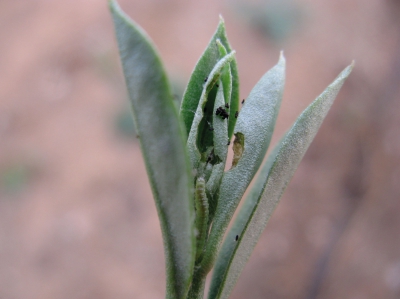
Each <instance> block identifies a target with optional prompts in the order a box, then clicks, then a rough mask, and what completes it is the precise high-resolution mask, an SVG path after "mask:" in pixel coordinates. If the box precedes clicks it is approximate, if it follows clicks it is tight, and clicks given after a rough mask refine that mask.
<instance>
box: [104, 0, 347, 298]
mask: <svg viewBox="0 0 400 299" xmlns="http://www.w3.org/2000/svg"><path fill="white" fill-rule="evenodd" d="M110 9H111V12H112V15H113V19H114V24H115V28H116V35H117V40H118V45H119V49H120V55H121V60H122V66H123V70H124V74H125V79H126V84H127V87H128V93H129V97H130V100H131V104H132V110H133V118H134V122H135V128H136V131H137V133H138V135H139V140H140V144H141V147H142V152H143V157H144V160H145V164H146V168H147V173H148V176H149V180H150V184H151V187H152V191H153V195H154V199H155V203H156V206H157V211H158V215H159V218H160V224H161V230H162V233H163V239H164V248H165V257H166V258H165V259H166V275H167V288H166V289H167V292H166V298H170V299H172V298H173V299H184V298H203V293H204V282H205V278H206V276H207V274H208V273H209V271H210V270H211V269H212V268H213V267H215V270H214V274H213V277H212V280H211V287H210V292H209V299H220V298H227V297H228V296H229V294H230V292H231V291H232V289H233V287H234V285H235V283H236V280H237V278H238V277H239V275H240V272H241V271H242V269H243V267H244V264H245V263H246V261H247V259H248V258H249V256H250V254H251V252H252V250H253V248H254V246H255V245H256V243H257V240H258V239H259V237H260V235H261V233H262V231H263V229H264V227H265V225H266V224H267V222H268V220H269V218H270V217H271V214H272V212H273V210H274V209H275V207H276V205H277V203H278V202H279V199H280V197H281V195H282V193H283V191H284V189H285V187H286V185H287V184H288V182H289V181H290V179H291V177H292V176H293V174H294V171H295V170H296V168H297V166H298V164H299V163H300V161H301V159H302V157H303V155H304V153H305V152H306V150H307V148H308V146H309V145H310V143H311V141H312V140H313V138H314V136H315V134H316V133H317V131H318V129H319V127H320V125H321V123H322V121H323V119H324V118H325V116H326V114H327V112H328V110H329V108H330V106H331V105H332V103H333V101H334V99H335V97H336V95H337V93H338V92H339V90H340V88H341V86H342V84H343V83H344V81H345V79H346V78H347V76H348V75H349V74H350V72H351V69H352V67H353V66H352V65H351V66H349V67H347V68H346V69H345V70H344V71H343V72H342V73H341V74H340V75H339V77H338V78H337V79H336V80H335V81H334V82H333V83H332V84H331V85H330V86H328V88H327V89H326V90H325V91H324V92H323V93H322V94H321V95H320V96H319V97H318V98H317V99H316V100H315V101H314V102H313V103H312V104H311V105H310V106H309V107H308V108H307V109H306V110H305V111H304V112H303V113H302V114H301V115H300V117H299V118H298V119H297V121H296V122H295V124H294V125H293V126H292V128H291V129H290V130H289V131H288V132H287V133H286V135H285V136H284V138H283V139H282V140H281V142H280V143H279V144H278V146H277V147H276V148H275V150H274V151H273V153H272V154H271V155H270V157H269V159H268V160H267V162H266V163H265V164H264V165H263V166H262V168H261V171H260V174H259V176H258V178H257V180H256V183H255V184H254V187H253V188H252V190H250V193H249V195H248V197H247V198H246V200H245V202H244V204H243V206H242V208H241V210H240V211H239V213H238V216H237V217H236V219H235V220H234V222H233V225H232V228H231V229H230V231H229V232H228V233H227V234H226V235H227V236H226V237H225V241H224V243H223V245H222V246H221V243H222V240H223V239H224V236H225V233H226V229H227V227H228V225H229V223H230V222H231V218H232V216H233V214H234V212H235V210H236V208H237V206H238V204H239V202H240V200H241V199H242V197H243V194H244V193H245V191H246V189H247V188H248V186H249V184H250V182H251V181H252V179H253V177H254V175H255V174H256V173H257V171H258V169H259V168H260V166H261V164H262V161H263V159H264V156H265V154H266V152H267V149H268V146H269V143H270V141H271V136H272V133H273V130H274V127H275V122H276V118H277V115H278V111H279V107H280V103H281V100H282V94H283V89H284V84H285V59H284V57H283V55H282V54H281V57H280V58H279V62H278V63H277V65H276V66H275V67H273V68H272V69H271V70H270V71H268V72H267V73H266V74H265V75H264V76H263V77H262V78H261V79H260V81H259V82H258V83H257V84H256V86H255V87H254V88H253V90H252V91H251V93H250V95H249V96H248V98H247V100H246V102H245V104H244V106H243V108H242V109H241V110H240V111H239V81H238V75H237V64H236V60H235V52H234V51H232V49H231V47H230V45H229V43H228V39H227V37H226V33H225V26H224V22H223V20H222V19H220V23H219V25H218V28H217V31H216V33H215V34H214V36H213V37H212V39H211V41H210V43H209V45H208V47H207V48H206V50H205V52H204V54H203V55H202V56H201V58H200V60H199V61H198V63H197V65H196V67H195V69H194V71H193V74H192V76H191V78H190V80H189V84H188V86H187V88H186V91H185V94H184V96H183V100H182V105H181V109H180V113H179V115H178V112H177V111H176V108H175V105H174V103H173V98H172V95H171V91H170V86H169V82H168V78H167V76H166V74H165V71H164V68H163V66H162V63H161V60H160V58H159V55H158V54H157V51H156V50H155V47H154V46H153V44H152V42H151V41H150V39H149V38H148V37H147V35H146V34H145V33H144V31H143V30H142V29H140V28H139V26H137V25H136V24H134V23H133V21H131V20H130V19H129V18H128V17H127V16H126V15H125V14H124V13H123V12H122V11H121V9H120V8H119V7H118V5H117V4H116V2H114V1H110ZM236 121H237V123H236ZM233 135H234V136H235V138H234V140H233V150H234V159H233V161H232V167H231V169H229V170H228V171H224V169H225V164H226V162H227V161H226V160H227V153H228V144H229V143H230V139H231V137H232V136H233Z"/></svg>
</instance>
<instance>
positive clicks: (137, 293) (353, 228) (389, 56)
mask: <svg viewBox="0 0 400 299" xmlns="http://www.w3.org/2000/svg"><path fill="white" fill-rule="evenodd" d="M120 4H121V6H122V7H123V9H124V10H125V11H126V12H127V13H128V14H129V15H130V16H131V17H132V18H134V19H135V20H136V21H137V22H138V23H139V24H141V26H142V27H143V28H144V29H145V30H146V31H147V32H148V33H149V35H150V36H151V37H152V38H153V40H154V41H155V43H156V45H157V46H158V48H159V50H160V53H161V56H162V58H163V59H164V62H165V65H166V69H167V70H168V73H169V74H170V77H171V81H172V84H173V86H174V90H175V93H176V95H177V96H180V95H181V94H182V92H183V90H182V89H183V88H184V86H185V84H186V82H187V80H188V77H189V75H190V73H191V71H192V69H193V67H194V65H195V63H196V61H197V59H198V58H199V56H200V55H201V53H202V51H203V50H204V48H205V47H206V45H207V44H208V41H209V39H210V38H211V36H212V34H213V32H214V30H215V28H216V26H217V23H218V14H220V13H221V14H222V15H223V16H224V18H225V21H226V27H227V33H228V36H229V38H230V41H231V44H232V46H233V48H234V49H235V50H236V51H237V60H238V65H239V72H240V78H241V88H240V90H241V98H245V97H246V96H247V94H248V93H249V91H250V89H251V87H252V86H254V84H255V83H256V82H257V80H258V79H259V78H260V76H261V75H262V74H263V73H264V72H265V71H267V70H268V69H269V68H270V67H272V66H273V65H274V64H275V62H276V61H277V59H278V55H279V51H280V50H281V49H284V50H285V56H286V59H287V81H286V90H285V94H284V100H283V104H282V109H281V114H280V116H279V119H278V124H277V128H276V134H275V135H274V139H273V143H275V142H276V141H277V139H278V138H279V136H281V135H282V134H283V132H284V131H285V130H286V129H288V128H289V126H290V124H291V123H292V122H293V121H294V119H295V118H296V117H297V115H298V114H299V113H300V112H301V110H302V109H304V108H305V107H306V106H307V105H308V104H309V103H310V102H311V101H312V100H313V99H314V98H315V97H316V96H317V95H318V94H319V93H320V92H321V91H322V90H323V89H324V88H325V87H326V85H328V84H329V83H330V82H331V81H332V80H333V79H334V77H335V76H336V75H337V74H338V73H339V71H340V70H341V69H343V68H344V67H345V66H346V65H348V64H349V63H350V62H351V60H352V59H355V60H356V67H355V69H354V71H353V73H352V74H351V76H350V78H349V79H348V81H347V82H346V83H345V85H344V87H343V89H342V91H341V93H340V95H339V97H338V99H337V101H336V102H335V104H334V106H333V108H332V110H331V112H330V114H329V115H328V117H327V119H326V121H325V122H324V125H323V127H322V128H321V131H320V132H319V134H318V135H317V137H316V139H315V141H314V143H313V144H312V145H311V147H310V149H309V151H308V152H307V154H306V156H305V158H304V160H303V162H302V163H301V165H300V167H299V169H298V171H297V173H296V175H295V177H294V178H293V181H292V182H291V184H290V185H289V187H288V189H287V191H286V193H285V195H284V196H283V199H282V202H281V204H280V206H279V207H278V209H277V210H276V212H275V214H274V216H273V218H272V220H271V221H270V223H269V225H268V227H267V229H266V231H265V233H264V234H263V236H262V238H261V240H260V242H259V245H258V246H257V247H256V249H255V251H254V253H253V255H252V258H251V259H250V261H249V263H248V265H247V267H246V268H245V270H244V272H243V274H242V276H241V278H240V280H239V283H238V285H237V287H236V288H235V290H234V293H233V294H232V298H254V299H256V298H271V299H279V298H282V299H283V298H285V299H287V298H301V299H314V298H315V299H316V298H318V299H322V298H324V299H333V298H351V299H369V298H371V299H372V298H388V299H394V298H400V200H399V194H400V159H399V158H400V134H399V129H398V128H399V125H400V118H399V117H400V102H399V99H400V93H399V83H400V1H396V0H392V1H389V0H386V1H384V0H337V1H328V0H284V1H283V0H281V1H279V0H270V1H244V0H242V1H239V0H235V1H234V0H231V1H222V0H220V1H215V0H214V1H212V0H207V1H204V0H202V1H184V0H170V1H168V0H150V1H144V0H142V1H140V0H121V1H120ZM113 30H114V29H113V25H112V23H111V19H110V15H109V12H108V9H107V4H106V1H95V0H85V1H78V0H68V1H62V0H51V1H50V0H29V1H28V0H13V1H7V0H3V1H0V298H1V299H14V298H15V299H36V298H37V299H39V298H40V299H46V298H49V299H50V298H52V299H54V298H57V299H58V298H59V299H64V298H65V299H67V298H68V299H71V298H73V299H91V298H93V299H94V298H96V299H102V298H104V299H106V298H116V299H119V298H121V299H124V298H146V299H152V298H163V294H164V289H165V282H164V257H163V250H162V242H161V234H160V229H159V224H158V219H157V215H156V210H155V207H154V205H153V201H152V196H151V192H150V189H149V184H148V181H147V177H146V174H145V171H144V166H143V161H142V158H141V154H140V151H139V147H138V143H137V141H136V140H135V138H134V136H135V133H134V128H133V127H132V123H131V120H130V114H129V110H128V109H127V98H126V97H127V96H126V91H125V86H124V81H123V78H122V75H121V67H120V63H119V58H118V53H117V46H116V41H115V39H114V32H113Z"/></svg>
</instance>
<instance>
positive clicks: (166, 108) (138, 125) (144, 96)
mask: <svg viewBox="0 0 400 299" xmlns="http://www.w3.org/2000/svg"><path fill="white" fill-rule="evenodd" d="M110 10H111V13H112V16H113V20H114V24H115V29H116V34H117V40H118V45H119V50H120V56H121V60H122V66H123V71H124V74H125V80H126V85H127V87H128V93H129V97H130V101H131V104H132V110H133V118H134V121H135V129H136V131H137V133H138V134H139V138H140V144H141V148H142V153H143V157H144V160H145V164H146V169H147V174H148V176H149V179H150V185H151V188H152V191H153V195H154V199H155V203H156V207H157V211H158V215H159V218H160V224H161V229H162V233H163V240H164V247H165V259H166V269H167V273H166V274H167V298H171V299H172V298H173V299H176V298H185V297H186V296H187V292H188V289H189V285H190V283H191V278H192V273H193V268H194V259H195V236H194V207H193V186H192V177H191V168H190V166H189V165H190V163H189V159H188V155H187V152H186V150H185V137H184V134H185V133H184V129H183V126H181V124H180V121H179V118H178V113H177V111H176V108H175V106H174V103H173V97H172V95H171V90H170V86H169V83H168V79H167V76H166V74H165V71H164V68H163V66H162V63H161V60H160V57H159V55H158V54H157V52H156V50H155V48H154V46H153V44H152V42H151V41H150V39H149V38H148V36H147V35H146V33H145V32H144V31H143V30H142V29H141V28H139V26H138V25H136V24H134V23H133V22H132V21H131V20H130V19H129V17H128V16H127V15H125V14H124V12H123V11H122V10H121V9H120V7H119V6H118V4H117V3H116V2H115V1H110Z"/></svg>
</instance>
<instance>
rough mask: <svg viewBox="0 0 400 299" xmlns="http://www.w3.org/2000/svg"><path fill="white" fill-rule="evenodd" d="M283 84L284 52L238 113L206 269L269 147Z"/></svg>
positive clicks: (204, 261) (207, 255) (207, 252)
mask: <svg viewBox="0 0 400 299" xmlns="http://www.w3.org/2000/svg"><path fill="white" fill-rule="evenodd" d="M284 83H285V59H284V57H283V55H281V57H280V59H279V62H278V64H277V65H276V66H274V67H273V68H272V69H271V70H269V71H268V72H267V73H266V74H265V75H264V76H263V77H262V78H261V79H260V81H259V82H258V83H257V84H256V86H255V87H254V88H253V90H252V91H251V93H250V95H249V97H248V99H247V101H246V103H245V105H244V106H243V108H242V110H241V111H240V113H239V117H238V120H237V124H236V127H235V136H236V139H235V141H234V145H233V147H234V150H236V153H235V159H234V160H235V161H234V164H235V166H233V167H232V168H231V169H230V170H229V171H227V172H225V173H224V175H223V177H222V181H221V186H220V189H219V198H218V205H217V210H216V212H215V216H214V220H213V225H212V229H211V232H210V237H209V240H208V242H207V249H206V254H205V256H204V258H203V261H202V267H203V271H204V272H208V271H209V270H210V269H211V267H212V265H213V263H214V260H215V257H216V253H217V252H218V249H219V246H220V244H221V241H222V238H223V235H224V233H225V230H226V228H227V226H228V224H229V221H230V219H231V218H232V215H233V213H234V212H235V209H236V207H237V205H238V204H239V201H240V199H241V198H242V196H243V194H244V192H245V191H246V188H247V187H248V185H249V184H250V182H251V180H252V179H253V177H254V175H255V173H256V172H257V170H258V168H259V166H260V164H261V163H262V160H263V158H264V156H265V153H266V151H267V149H268V146H269V143H270V141H271V136H272V132H273V130H274V127H275V122H276V118H277V115H278V111H279V107H280V103H281V100H282V95H283V88H284ZM230 117H235V116H232V115H231V116H230Z"/></svg>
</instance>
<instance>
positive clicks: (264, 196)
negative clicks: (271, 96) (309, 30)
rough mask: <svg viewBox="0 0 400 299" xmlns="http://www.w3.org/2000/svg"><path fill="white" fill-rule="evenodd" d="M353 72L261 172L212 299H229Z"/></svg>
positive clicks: (310, 110) (227, 246)
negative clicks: (332, 106)
mask: <svg viewBox="0 0 400 299" xmlns="http://www.w3.org/2000/svg"><path fill="white" fill-rule="evenodd" d="M352 68H353V65H350V66H348V67H347V68H346V69H344V70H343V72H342V73H341V74H340V75H339V76H338V77H337V78H336V79H335V81H333V83H332V84H331V85H329V86H328V87H327V88H326V89H325V91H324V92H323V93H322V94H321V95H320V96H319V97H318V98H317V99H316V100H315V101H314V102H313V103H311V104H310V105H309V106H308V107H307V108H306V109H305V110H304V112H303V113H302V114H301V115H300V116H299V118H298V119H297V120H296V122H295V123H294V125H293V126H292V127H291V129H290V130H289V131H288V132H287V133H286V135H285V136H284V138H283V139H282V140H281V142H280V143H279V144H278V146H277V147H276V148H275V149H274V151H273V153H272V154H271V156H270V157H269V158H268V160H267V162H266V163H265V165H264V166H263V168H262V169H261V172H260V174H259V176H258V178H257V180H256V183H255V185H254V186H253V188H252V190H251V192H250V193H249V195H248V196H247V198H246V200H245V202H244V204H243V206H242V208H241V210H240V211H239V213H238V216H237V218H236V219H235V221H234V224H233V226H232V228H231V229H230V231H229V233H228V234H227V237H226V239H225V241H224V244H223V246H222V248H221V251H220V253H219V256H218V258H217V262H216V265H215V269H214V273H213V278H212V281H211V287H210V292H209V297H208V298H209V299H225V298H228V296H229V294H230V293H231V291H232V289H233V287H234V285H235V283H236V281H237V279H238V277H239V275H240V273H241V271H242V270H243V268H244V265H245V263H246V261H247V260H248V258H249V257H250V255H251V253H252V251H253V249H254V247H255V245H256V243H257V241H258V239H259V237H260V235H261V233H262V231H263V230H264V228H265V226H266V224H267V222H268V220H269V219H270V217H271V214H272V212H273V211H274V210H275V207H276V205H277V204H278V202H279V199H280V198H281V195H282V193H283V191H284V189H285V188H286V186H287V184H288V182H289V181H290V179H291V178H292V176H293V174H294V172H295V170H296V168H297V166H298V165H299V163H300V161H301V159H302V158H303V156H304V154H305V152H306V150H307V148H308V146H309V145H310V143H311V142H312V140H313V139H314V136H315V135H316V133H317V131H318V129H319V127H320V126H321V123H322V121H323V120H324V118H325V116H326V114H327V113H328V111H329V109H330V107H331V105H332V103H333V101H334V99H335V98H336V96H337V94H338V92H339V90H340V88H341V87H342V85H343V83H344V81H345V80H346V78H347V77H348V75H349V74H350V72H351V70H352ZM236 236H238V237H237V238H238V239H237V240H236Z"/></svg>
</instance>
